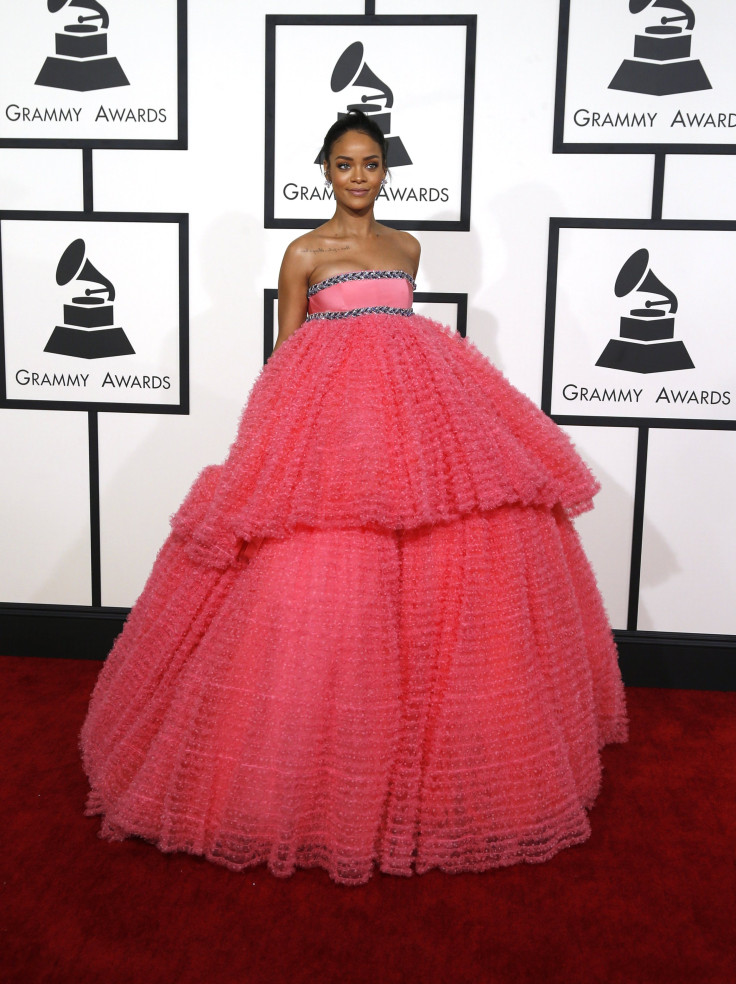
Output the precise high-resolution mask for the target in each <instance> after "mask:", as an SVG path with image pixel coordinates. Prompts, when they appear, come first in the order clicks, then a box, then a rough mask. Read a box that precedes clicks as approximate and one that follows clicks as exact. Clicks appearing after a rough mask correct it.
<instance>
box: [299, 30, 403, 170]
mask: <svg viewBox="0 0 736 984" xmlns="http://www.w3.org/2000/svg"><path fill="white" fill-rule="evenodd" d="M348 86H352V87H353V88H358V89H370V90H373V91H372V92H371V93H364V94H363V95H362V96H361V97H360V102H358V103H349V104H348V106H347V111H346V112H345V113H338V114H337V118H338V119H342V118H343V117H344V116H347V114H348V113H349V112H350V111H351V110H356V109H359V110H361V111H362V112H363V113H365V114H366V116H369V117H370V118H371V119H372V120H373V121H374V123H376V124H378V126H379V127H380V128H381V132H382V133H383V134H384V136H385V137H386V157H387V164H388V166H389V167H401V166H402V165H404V164H411V163H412V161H411V158H410V157H409V155H408V153H407V151H406V148H405V147H404V143H403V141H402V139H401V137H397V136H390V133H391V113H390V112H388V110H390V109H391V107H392V106H393V104H394V94H393V92H392V91H391V89H390V88H389V87H388V86H387V85H386V83H385V82H383V81H382V80H381V79H379V78H378V76H377V75H376V74H375V72H373V71H372V70H371V69H370V68H369V67H368V65H367V64H366V62H365V59H364V57H363V45H362V44H361V42H360V41H354V42H353V43H352V44H350V45H348V47H347V48H346V49H345V51H343V53H342V54H341V55H340V57H339V58H338V59H337V61H336V62H335V67H334V69H333V71H332V78H331V80H330V88H331V89H332V91H333V92H342V90H343V89H347V87H348ZM315 163H316V164H321V163H322V161H321V160H320V158H319V157H317V159H316V161H315Z"/></svg>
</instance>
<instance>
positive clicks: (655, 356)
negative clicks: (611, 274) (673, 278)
mask: <svg viewBox="0 0 736 984" xmlns="http://www.w3.org/2000/svg"><path fill="white" fill-rule="evenodd" d="M614 293H615V294H616V297H626V296H627V295H628V294H631V293H634V294H635V295H637V296H636V297H635V301H634V303H635V305H636V306H635V307H633V308H632V309H631V311H629V314H628V316H625V317H622V318H621V328H620V331H619V337H618V338H612V339H611V340H610V341H609V343H608V345H606V347H605V349H604V350H603V353H602V355H601V357H600V358H599V359H598V361H597V362H596V365H597V366H603V367H605V368H607V369H621V370H622V371H623V372H640V373H651V372H672V371H673V370H676V369H694V368H695V366H694V365H693V362H692V359H691V358H690V356H689V354H688V351H687V349H686V348H685V345H684V343H683V342H681V341H677V340H675V337H674V335H675V319H674V315H675V314H676V313H677V297H676V296H675V294H674V292H673V291H671V290H670V289H669V287H665V285H664V284H663V283H662V281H661V280H660V279H659V278H658V277H656V276H655V275H654V273H653V272H652V269H651V267H650V266H649V251H648V250H646V249H638V250H636V251H635V252H634V253H632V254H631V256H630V257H629V258H628V260H626V262H625V263H624V265H623V266H622V267H621V270H620V272H619V275H618V277H617V278H616V284H615V286H614ZM640 294H648V295H649V297H648V298H647V300H645V301H644V302H643V306H641V303H642V302H641V300H640V299H639V297H638V295H640Z"/></svg>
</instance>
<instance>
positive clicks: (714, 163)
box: [662, 154, 736, 220]
mask: <svg viewBox="0 0 736 984" xmlns="http://www.w3.org/2000/svg"><path fill="white" fill-rule="evenodd" d="M662 216H663V218H665V219H731V220H733V219H736V156H735V155H732V154H728V155H726V154H713V155H709V156H705V155H697V156H696V155H693V154H682V155H680V154H670V156H669V157H668V158H667V163H666V166H665V173H664V203H663V209H662Z"/></svg>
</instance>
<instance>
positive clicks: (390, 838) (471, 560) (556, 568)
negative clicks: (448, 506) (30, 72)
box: [81, 505, 626, 884]
mask: <svg viewBox="0 0 736 984" xmlns="http://www.w3.org/2000/svg"><path fill="white" fill-rule="evenodd" d="M625 737H626V715H625V709H624V699H623V689H622V684H621V678H620V676H619V674H618V668H617V664H616V653H615V649H614V647H613V643H612V641H611V634H610V630H609V628H608V624H607V621H606V617H605V614H604V612H603V608H602V605H601V603H600V598H599V596H598V593H597V590H596V587H595V582H594V580H593V577H592V574H591V572H590V569H589V567H588V565H587V562H586V561H585V558H584V556H583V554H582V551H581V549H580V545H579V543H578V539H577V536H576V534H575V531H574V529H573V528H572V526H571V523H570V520H569V519H568V517H567V516H566V515H565V514H564V513H563V512H562V511H561V510H560V509H559V508H557V509H555V510H552V511H550V510H548V509H545V508H542V507H521V506H518V505H508V506H502V507H500V508H498V509H496V510H493V511H491V512H489V513H479V512H474V513H468V514H466V515H464V516H462V517H461V518H459V519H458V520H455V521H453V522H449V523H443V524H438V525H436V526H434V527H431V528H424V529H414V530H407V531H401V532H395V531H388V530H382V529H371V530H367V529H353V530H302V531H299V532H296V533H293V534H291V535H290V536H288V537H285V538H280V539H266V540H264V541H263V542H262V544H261V545H260V547H259V549H258V550H257V551H256V552H255V553H254V555H253V556H252V557H251V558H250V559H247V560H245V559H241V560H240V561H238V562H237V563H235V564H233V565H230V566H229V567H228V568H227V569H226V570H225V571H218V570H216V569H215V568H213V567H205V568H202V567H201V566H199V565H197V564H195V563H194V562H193V561H192V560H191V559H190V558H189V557H188V555H187V553H186V552H185V551H184V550H183V549H182V543H181V541H180V540H178V539H176V538H175V537H171V538H170V539H169V541H168V542H167V544H166V545H165V546H164V548H163V549H162V551H161V553H160V555H159V557H158V560H157V562H156V566H155V568H154V570H153V572H152V574H151V577H150V579H149V582H148V584H147V586H146V589H145V591H144V593H143V595H142V596H141V599H140V600H139V602H138V604H137V606H136V607H135V608H134V609H133V612H132V614H131V617H130V620H129V622H128V625H127V627H126V630H125V631H124V633H123V635H122V636H121V637H120V638H119V640H118V643H117V645H116V647H115V649H114V650H113V652H112V654H111V655H110V657H109V658H108V661H107V663H106V664H105V666H104V667H103V670H102V672H101V675H100V678H99V681H98V684H97V688H96V690H95V693H94V696H93V699H92V702H91V705H90V711H89V715H88V717H87V720H86V722H85V725H84V729H83V731H82V735H81V748H82V752H83V758H84V767H85V770H86V772H87V774H88V776H89V777H90V785H91V792H90V794H89V799H88V803H87V813H88V814H89V815H95V814H100V815H102V816H103V823H102V829H101V836H103V837H107V838H110V839H121V838H124V837H127V836H131V835H135V836H140V837H143V838H146V839H148V840H150V841H152V842H153V843H155V844H156V845H157V846H158V847H159V848H160V849H161V850H164V851H188V852H191V853H194V854H201V855H204V856H205V857H207V858H209V859H210V860H212V861H215V862H217V863H219V864H223V865H226V866H227V867H229V868H232V869H234V870H241V869H244V868H247V867H250V866H252V865H255V864H261V863H266V864H267V865H268V867H269V868H270V870H271V871H272V872H273V873H274V874H275V875H278V876H287V875H290V874H291V873H293V871H294V870H295V868H296V867H312V866H315V865H319V866H321V867H323V868H325V869H326V870H327V871H328V872H329V874H330V876H331V877H332V878H333V879H334V880H335V881H337V882H340V883H343V884H359V883H361V882H365V881H366V880H367V879H368V878H369V877H370V876H371V874H372V872H373V871H374V870H375V869H376V868H378V869H380V870H381V871H384V872H387V873H391V874H398V875H410V874H412V873H413V872H416V873H421V872H424V871H427V870H429V869H430V868H435V867H436V868H440V869H442V870H443V871H450V872H458V871H484V870H486V869H488V868H491V867H496V866H500V865H508V864H513V863H516V862H520V861H527V862H539V861H544V860H546V859H548V858H550V857H551V856H553V855H554V854H555V853H556V852H557V851H559V850H560V849H561V848H564V847H567V846H570V845H571V844H576V843H579V842H581V841H584V840H585V839H586V838H587V837H588V836H589V833H590V826H589V821H588V816H587V810H588V808H589V807H590V806H591V805H592V803H593V801H594V799H595V797H596V794H597V792H598V789H599V785H600V778H601V767H600V760H599V749H600V747H601V746H602V745H604V744H605V743H606V742H611V741H623V740H624V739H625Z"/></svg>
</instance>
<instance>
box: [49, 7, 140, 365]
mask: <svg viewBox="0 0 736 984" xmlns="http://www.w3.org/2000/svg"><path fill="white" fill-rule="evenodd" d="M85 2H87V0H85ZM85 253H86V246H85V243H84V240H83V239H75V240H74V241H73V242H71V243H70V244H69V245H68V246H67V248H66V249H65V250H64V252H63V253H62V255H61V259H60V260H59V265H58V267H57V268H56V283H57V284H58V285H59V286H60V287H64V286H66V285H67V284H70V283H72V281H74V283H75V285H76V283H77V281H81V282H83V283H89V284H95V285H96V286H94V287H87V288H85V290H84V292H83V293H81V294H79V295H78V296H77V297H72V298H71V303H69V304H64V324H63V325H57V326H56V327H55V328H54V330H53V331H52V333H51V337H50V338H49V340H48V342H47V343H46V347H45V349H44V352H54V353H56V354H57V355H68V356H71V357H72V358H76V359H109V358H112V357H114V356H117V355H135V350H134V349H133V346H132V345H131V344H130V342H129V341H128V337H127V335H126V334H125V332H124V331H123V329H122V328H120V327H115V326H114V324H113V320H114V319H113V304H112V302H113V301H114V300H115V287H114V286H113V284H112V282H111V281H110V280H108V279H107V277H105V276H103V274H101V273H100V272H99V270H97V269H96V268H95V267H94V266H93V265H92V264H91V263H90V261H89V260H87V259H85ZM99 295H104V296H99Z"/></svg>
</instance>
